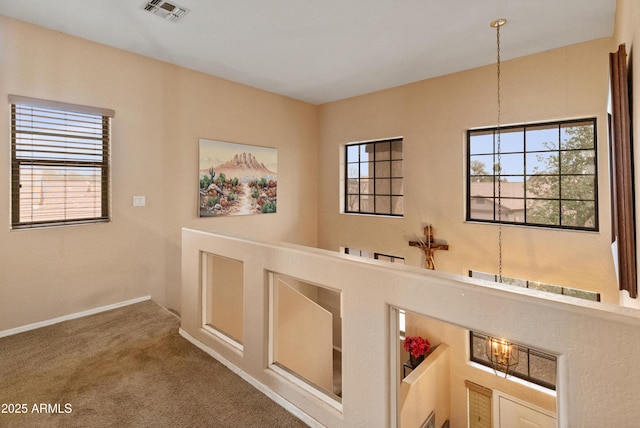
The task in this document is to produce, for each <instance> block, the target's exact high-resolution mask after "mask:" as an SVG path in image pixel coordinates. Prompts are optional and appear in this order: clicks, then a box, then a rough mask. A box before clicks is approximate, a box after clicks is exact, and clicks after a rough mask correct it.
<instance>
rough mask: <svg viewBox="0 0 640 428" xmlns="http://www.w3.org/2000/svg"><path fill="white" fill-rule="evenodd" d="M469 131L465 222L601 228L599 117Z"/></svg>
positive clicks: (585, 228) (584, 228)
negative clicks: (598, 173)
mask: <svg viewBox="0 0 640 428" xmlns="http://www.w3.org/2000/svg"><path fill="white" fill-rule="evenodd" d="M499 131H500V150H499V151H498V128H488V129H476V130H469V131H468V132H467V137H468V138H467V220H474V221H484V222H502V223H511V224H524V225H531V226H545V227H558V228H566V229H581V230H593V231H596V230H598V199H597V182H598V180H597V173H596V120H595V119H581V120H573V121H562V122H552V123H543V124H535V125H518V126H508V127H502V128H500V130H499Z"/></svg>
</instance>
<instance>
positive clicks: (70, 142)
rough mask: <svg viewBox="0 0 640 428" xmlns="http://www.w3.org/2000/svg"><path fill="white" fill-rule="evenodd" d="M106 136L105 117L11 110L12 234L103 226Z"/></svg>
mask: <svg viewBox="0 0 640 428" xmlns="http://www.w3.org/2000/svg"><path fill="white" fill-rule="evenodd" d="M64 106H69V105H64ZM109 131H110V119H109V117H108V116H104V115H100V114H95V113H85V112H75V111H67V110H63V109H58V108H50V107H48V106H47V107H42V106H38V105H28V104H27V105H21V104H12V105H11V158H12V173H11V180H12V210H11V211H12V216H11V217H12V219H11V222H12V227H13V228H14V229H20V228H30V227H41V226H52V225H62V224H75V223H87V222H103V221H108V219H109Z"/></svg>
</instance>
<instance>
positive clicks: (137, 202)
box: [133, 196, 146, 207]
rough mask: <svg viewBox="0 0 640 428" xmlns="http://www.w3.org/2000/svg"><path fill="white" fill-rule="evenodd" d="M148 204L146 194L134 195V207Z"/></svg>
mask: <svg viewBox="0 0 640 428" xmlns="http://www.w3.org/2000/svg"><path fill="white" fill-rule="evenodd" d="M145 205H146V200H145V197H144V196H134V197H133V206H134V207H144V206H145Z"/></svg>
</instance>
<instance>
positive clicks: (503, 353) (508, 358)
mask: <svg viewBox="0 0 640 428" xmlns="http://www.w3.org/2000/svg"><path fill="white" fill-rule="evenodd" d="M506 23H507V20H506V19H504V18H499V19H496V20H493V21H491V23H490V24H489V25H490V26H491V27H492V28H495V29H496V57H497V58H496V82H497V85H496V86H497V94H496V95H497V116H498V120H497V122H498V123H497V127H496V137H495V138H496V155H497V159H496V163H495V166H494V177H496V179H497V187H498V189H497V193H498V282H502V176H501V175H502V157H501V151H502V148H501V146H500V143H501V141H500V137H501V135H500V134H501V132H500V131H501V129H500V126H501V122H500V119H501V117H500V114H501V111H500V108H501V106H500V102H501V94H500V71H501V70H500V66H501V61H500V28H502V27H503V26H504V25H505V24H506ZM485 346H486V349H485V352H486V355H487V358H488V359H489V361H490V362H491V367H493V370H494V372H495V373H496V375H497V374H498V373H504V377H505V378H506V377H507V376H509V375H510V374H511V373H513V371H514V370H515V368H516V367H517V366H518V363H519V359H520V358H519V357H520V354H519V350H518V345H516V344H514V343H510V342H508V341H506V340H504V339H496V338H495V337H491V336H487V337H486V344H485Z"/></svg>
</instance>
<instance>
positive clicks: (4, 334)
mask: <svg viewBox="0 0 640 428" xmlns="http://www.w3.org/2000/svg"><path fill="white" fill-rule="evenodd" d="M150 299H151V296H143V297H137V298H135V299H131V300H125V301H124V302H119V303H114V304H112V305H107V306H100V307H99V308H94V309H88V310H86V311H82V312H76V313H74V314H69V315H63V316H61V317H57V318H53V319H50V320H45V321H40V322H35V323H33V324H27V325H23V326H22V327H16V328H10V329H9V330H3V331H0V337H7V336H12V335H14V334H18V333H24V332H25V331H29V330H35V329H37V328H42V327H47V326H49V325H53V324H58V323H61V322H63V321H68V320H73V319H76V318H82V317H86V316H88V315H93V314H98V313H100V312H106V311H110V310H111V309H116V308H120V307H122V306H128V305H133V304H135V303H140V302H144V301H146V300H150Z"/></svg>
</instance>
